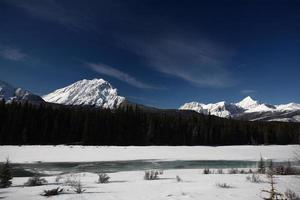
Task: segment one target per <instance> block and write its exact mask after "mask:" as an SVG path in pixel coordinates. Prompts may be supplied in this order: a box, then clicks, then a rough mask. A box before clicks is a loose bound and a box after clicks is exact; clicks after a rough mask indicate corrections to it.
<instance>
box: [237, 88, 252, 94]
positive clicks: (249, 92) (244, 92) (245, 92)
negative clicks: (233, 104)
mask: <svg viewBox="0 0 300 200" xmlns="http://www.w3.org/2000/svg"><path fill="white" fill-rule="evenodd" d="M255 92H256V91H255V90H249V89H245V90H241V93H242V94H251V93H255Z"/></svg>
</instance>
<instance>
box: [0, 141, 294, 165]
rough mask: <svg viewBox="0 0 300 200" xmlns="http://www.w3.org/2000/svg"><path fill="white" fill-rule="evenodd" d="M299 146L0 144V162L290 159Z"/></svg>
mask: <svg viewBox="0 0 300 200" xmlns="http://www.w3.org/2000/svg"><path fill="white" fill-rule="evenodd" d="M297 148H300V145H270V146H250V145H249V146H248V145H245V146H217V147H213V146H123V147H122V146H64V145H59V146H38V145H36V146H0V161H5V160H6V158H9V159H10V161H11V162H13V163H26V162H29V163H32V162H39V161H41V162H93V161H122V160H123V161H124V160H125V161H126V160H146V159H154V160H248V161H257V160H259V158H260V156H262V157H264V158H265V159H273V160H275V161H287V160H291V159H292V158H293V155H294V151H295V150H296V149H297Z"/></svg>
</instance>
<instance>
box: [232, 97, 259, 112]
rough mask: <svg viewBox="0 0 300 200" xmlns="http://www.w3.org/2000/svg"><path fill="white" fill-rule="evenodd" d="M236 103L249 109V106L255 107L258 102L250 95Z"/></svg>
mask: <svg viewBox="0 0 300 200" xmlns="http://www.w3.org/2000/svg"><path fill="white" fill-rule="evenodd" d="M236 105H237V106H239V107H241V108H244V109H246V110H249V109H251V108H255V107H256V106H258V105H259V104H258V102H257V101H255V100H253V99H252V98H251V97H250V96H247V97H246V98H244V99H243V100H242V101H240V102H238V103H236Z"/></svg>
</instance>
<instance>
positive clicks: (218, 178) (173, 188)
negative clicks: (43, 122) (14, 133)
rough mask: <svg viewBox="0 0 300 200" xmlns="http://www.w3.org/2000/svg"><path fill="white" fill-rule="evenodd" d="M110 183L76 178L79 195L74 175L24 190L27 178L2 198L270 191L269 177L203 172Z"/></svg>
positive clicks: (222, 195) (62, 199)
mask: <svg viewBox="0 0 300 200" xmlns="http://www.w3.org/2000/svg"><path fill="white" fill-rule="evenodd" d="M108 175H109V176H110V177H111V179H110V181H111V182H110V183H107V184H97V183H96V181H97V178H98V176H97V175H96V174H92V173H80V174H76V175H73V177H74V176H75V177H77V178H76V179H77V180H80V181H81V183H82V184H83V187H84V189H86V192H84V193H82V194H76V193H75V192H73V190H72V189H71V188H70V187H69V186H64V185H63V182H64V180H66V179H67V177H70V175H64V176H62V179H61V180H60V181H59V183H56V182H55V177H53V176H52V177H46V179H47V180H48V182H49V185H44V186H36V187H23V186H22V185H23V184H24V182H26V180H27V178H14V179H13V187H10V188H5V189H1V190H0V197H1V196H2V197H5V199H6V200H16V199H22V200H31V199H35V200H39V199H41V200H44V199H46V198H45V197H43V196H40V194H41V193H42V191H43V190H46V189H54V188H57V187H58V186H60V187H62V188H64V189H65V192H64V193H63V194H61V195H58V196H52V197H51V199H52V200H79V199H82V200H98V199H107V200H114V199H116V200H158V199H159V200H179V199H182V200H192V199H205V200H218V199H220V200H224V199H226V200H241V199H243V200H255V199H261V198H260V197H261V196H265V195H264V194H263V193H262V192H261V190H262V189H269V188H270V186H269V184H268V183H266V181H267V179H266V177H265V175H261V179H262V180H264V181H265V182H264V183H251V182H249V181H247V180H246V177H247V176H248V175H247V174H207V175H205V174H203V173H202V170H200V169H184V170H166V171H164V174H163V175H160V179H159V180H152V181H149V180H143V176H144V172H143V171H130V172H118V173H111V174H108ZM177 175H178V176H180V177H181V178H182V180H183V181H182V182H177V181H176V179H175V177H176V176H177ZM218 183H227V184H229V185H231V186H233V188H229V189H226V188H219V187H217V186H216V184H218ZM299 185H300V179H299V177H297V176H276V185H275V187H276V189H278V191H279V192H282V193H283V192H285V191H286V190H287V189H288V188H289V189H291V190H293V191H294V192H296V193H297V194H298V195H300V189H299Z"/></svg>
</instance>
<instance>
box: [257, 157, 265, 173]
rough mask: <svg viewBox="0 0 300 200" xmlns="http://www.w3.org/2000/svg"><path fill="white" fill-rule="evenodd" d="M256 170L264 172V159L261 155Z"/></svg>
mask: <svg viewBox="0 0 300 200" xmlns="http://www.w3.org/2000/svg"><path fill="white" fill-rule="evenodd" d="M257 167H258V172H259V173H261V174H264V173H265V172H266V166H265V161H264V160H263V158H262V156H260V161H259V162H258V166H257Z"/></svg>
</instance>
